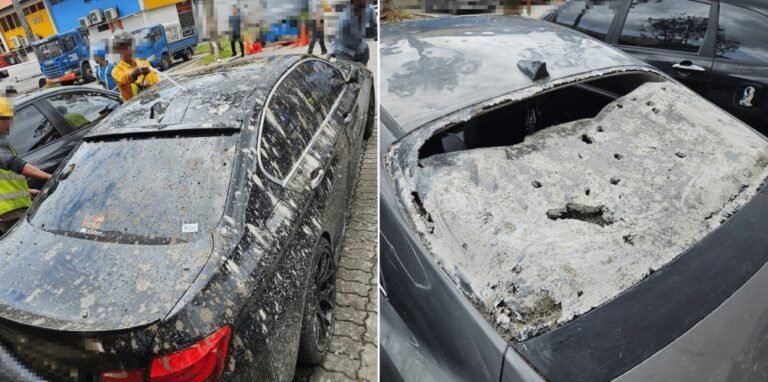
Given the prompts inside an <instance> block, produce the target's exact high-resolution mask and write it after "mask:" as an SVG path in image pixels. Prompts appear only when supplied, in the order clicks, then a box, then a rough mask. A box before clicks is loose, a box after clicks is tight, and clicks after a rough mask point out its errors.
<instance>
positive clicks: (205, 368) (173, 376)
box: [100, 326, 232, 382]
mask: <svg viewBox="0 0 768 382" xmlns="http://www.w3.org/2000/svg"><path fill="white" fill-rule="evenodd" d="M231 332H232V329H231V328H230V327H229V326H224V327H222V328H221V329H219V330H217V331H215V332H214V333H213V334H211V335H210V336H208V337H205V338H203V339H202V340H201V341H200V342H198V343H196V344H194V345H192V346H190V347H188V348H186V349H184V350H180V351H177V352H176V353H171V354H168V355H164V356H162V357H155V358H153V359H152V365H150V369H149V382H212V381H218V379H219V377H221V373H223V372H224V362H225V361H226V359H227V351H229V337H230V334H231ZM145 374H146V370H144V369H141V370H119V371H105V372H103V373H101V379H100V382H144V381H146V379H145Z"/></svg>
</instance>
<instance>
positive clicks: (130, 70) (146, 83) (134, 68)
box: [112, 32, 160, 102]
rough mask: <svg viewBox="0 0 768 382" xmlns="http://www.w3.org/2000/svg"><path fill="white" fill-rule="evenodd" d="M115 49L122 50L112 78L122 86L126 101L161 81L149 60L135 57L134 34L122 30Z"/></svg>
mask: <svg viewBox="0 0 768 382" xmlns="http://www.w3.org/2000/svg"><path fill="white" fill-rule="evenodd" d="M115 50H117V51H118V52H120V62H118V63H117V65H115V67H114V68H113V69H112V78H113V79H114V80H115V83H116V84H117V87H118V88H120V95H121V96H122V97H123V101H124V102H128V100H129V99H131V98H133V97H135V96H136V95H137V94H139V92H140V91H142V90H144V89H145V88H148V87H150V86H152V85H154V84H156V83H158V82H160V79H159V78H158V77H157V74H155V72H153V71H152V69H151V68H152V64H151V63H150V62H149V61H147V60H140V59H138V58H134V57H133V36H131V34H130V33H128V32H121V33H119V34H118V35H116V36H115Z"/></svg>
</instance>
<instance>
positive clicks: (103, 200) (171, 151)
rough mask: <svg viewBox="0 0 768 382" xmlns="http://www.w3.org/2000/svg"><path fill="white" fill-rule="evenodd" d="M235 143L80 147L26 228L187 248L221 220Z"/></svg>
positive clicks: (187, 140) (200, 140) (171, 141)
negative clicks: (33, 226)
mask: <svg viewBox="0 0 768 382" xmlns="http://www.w3.org/2000/svg"><path fill="white" fill-rule="evenodd" d="M237 137H238V135H227V136H202V137H173V138H156V139H122V140H118V141H101V142H88V141H86V142H83V143H82V144H81V146H80V147H79V148H78V150H77V151H76V152H75V153H74V155H73V157H72V158H71V159H70V160H69V161H68V162H66V163H65V164H64V165H63V166H64V167H63V170H62V172H61V173H60V174H59V175H58V176H57V177H55V178H54V179H53V180H52V181H50V182H49V188H48V190H46V191H44V192H45V194H43V195H41V197H43V198H44V199H43V200H41V201H39V203H36V206H35V207H33V211H32V212H31V214H30V222H31V223H32V224H33V225H35V226H37V227H38V228H40V229H44V230H47V231H49V232H53V233H57V234H62V235H67V236H74V237H81V238H85V239H91V240H98V241H107V242H119V243H131V244H132V243H138V244H172V243H174V242H186V241H193V240H195V239H196V238H197V237H199V236H200V235H204V234H206V233H210V232H211V231H212V230H213V229H214V227H215V226H216V225H217V224H218V222H219V221H220V220H221V218H222V216H223V212H224V205H225V202H226V196H227V190H228V187H229V180H230V176H229V174H230V173H231V168H232V161H233V159H234V156H235V145H236V143H237ZM67 173H68V176H63V175H65V174H67ZM46 195H47V196H46Z"/></svg>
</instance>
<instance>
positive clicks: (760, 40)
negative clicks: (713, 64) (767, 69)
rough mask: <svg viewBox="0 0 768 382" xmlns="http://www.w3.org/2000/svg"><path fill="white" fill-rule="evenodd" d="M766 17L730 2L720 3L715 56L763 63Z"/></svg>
mask: <svg viewBox="0 0 768 382" xmlns="http://www.w3.org/2000/svg"><path fill="white" fill-rule="evenodd" d="M766 25H768V17H765V16H763V15H760V14H758V13H757V12H753V11H750V10H748V9H744V8H741V7H738V6H735V5H731V4H720V20H719V21H718V28H717V44H716V45H715V55H716V56H717V57H721V58H727V59H731V60H737V61H746V62H756V63H764V62H765V61H766V58H767V57H768V33H755V31H760V30H764V28H765V26H766Z"/></svg>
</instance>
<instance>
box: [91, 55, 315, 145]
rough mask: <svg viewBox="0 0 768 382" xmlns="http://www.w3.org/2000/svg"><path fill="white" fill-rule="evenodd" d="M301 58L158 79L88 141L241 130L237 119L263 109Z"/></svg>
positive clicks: (246, 63)
mask: <svg viewBox="0 0 768 382" xmlns="http://www.w3.org/2000/svg"><path fill="white" fill-rule="evenodd" d="M304 57H305V56H303V55H283V56H271V57H266V58H258V59H240V60H239V61H237V62H235V63H232V64H231V65H213V66H212V67H211V68H206V69H204V70H202V71H197V72H194V73H191V74H188V75H184V76H180V77H173V78H172V79H173V80H174V81H176V83H177V84H178V85H176V84H174V83H173V82H172V81H169V80H167V79H163V78H162V76H161V82H160V83H159V84H158V85H157V86H154V87H152V88H150V89H149V90H147V91H145V92H142V93H141V94H140V95H139V96H137V97H136V98H134V99H132V100H131V101H130V102H127V103H126V104H125V105H123V107H121V108H119V109H118V110H117V111H115V112H114V113H112V114H110V115H109V116H108V117H107V118H105V119H104V120H103V121H102V122H101V123H99V125H97V126H96V127H95V128H94V130H93V131H92V132H91V133H90V134H89V135H90V136H97V135H114V134H130V133H137V132H151V131H157V130H160V129H162V130H166V131H167V130H189V129H194V130H198V129H211V128H237V129H239V128H240V127H242V119H243V118H244V117H245V116H246V115H247V114H248V113H249V112H250V111H251V110H252V109H253V108H254V106H255V105H257V104H263V103H264V102H265V101H266V99H267V96H268V94H269V92H270V90H271V89H272V87H273V86H274V84H275V83H276V82H277V80H278V79H279V78H280V77H281V76H282V75H283V73H285V72H286V71H287V70H288V69H289V68H290V67H291V66H293V65H294V64H295V63H297V62H299V61H300V60H301V59H302V58H304Z"/></svg>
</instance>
